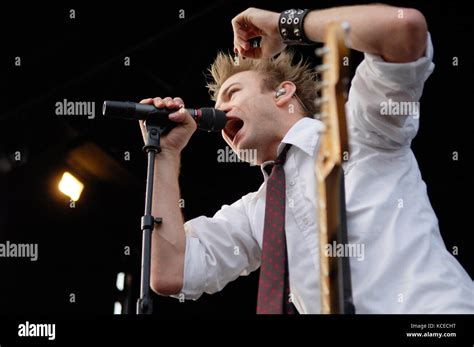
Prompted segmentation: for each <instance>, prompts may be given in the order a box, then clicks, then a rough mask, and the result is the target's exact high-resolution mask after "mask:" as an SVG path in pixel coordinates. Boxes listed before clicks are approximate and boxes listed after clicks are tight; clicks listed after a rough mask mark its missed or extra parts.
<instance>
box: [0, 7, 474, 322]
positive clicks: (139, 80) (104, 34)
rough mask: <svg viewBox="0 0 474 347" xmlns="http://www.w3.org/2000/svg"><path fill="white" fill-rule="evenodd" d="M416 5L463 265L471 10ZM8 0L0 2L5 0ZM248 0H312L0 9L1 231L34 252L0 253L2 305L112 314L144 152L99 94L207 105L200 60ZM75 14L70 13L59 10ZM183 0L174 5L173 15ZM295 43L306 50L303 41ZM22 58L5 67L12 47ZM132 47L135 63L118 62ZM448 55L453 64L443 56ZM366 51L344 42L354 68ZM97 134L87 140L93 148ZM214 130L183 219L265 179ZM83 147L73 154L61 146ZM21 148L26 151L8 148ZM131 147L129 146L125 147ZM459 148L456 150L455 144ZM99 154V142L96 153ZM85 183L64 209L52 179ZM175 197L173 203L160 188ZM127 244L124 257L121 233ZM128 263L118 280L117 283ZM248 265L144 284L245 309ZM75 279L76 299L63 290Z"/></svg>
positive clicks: (441, 195) (221, 44) (438, 153)
mask: <svg viewBox="0 0 474 347" xmlns="http://www.w3.org/2000/svg"><path fill="white" fill-rule="evenodd" d="M362 3H363V2H357V1H318V2H317V3H316V7H318V8H325V7H330V6H336V5H348V4H362ZM387 3H389V4H393V5H397V6H409V7H415V8H418V9H419V10H421V11H422V12H423V13H424V15H425V16H426V18H427V21H428V25H429V30H430V33H431V36H432V41H433V45H434V51H435V56H434V62H435V64H436V68H435V72H434V73H433V75H432V76H431V77H430V78H429V80H428V81H427V83H426V85H425V89H424V94H423V98H422V103H421V115H422V116H421V126H420V131H419V133H418V135H417V137H416V139H415V140H414V142H413V150H414V153H415V155H416V157H417V159H418V162H419V165H420V169H421V172H422V175H423V178H424V180H425V181H426V183H427V186H428V193H429V196H430V200H431V203H432V205H433V207H434V210H435V212H436V214H437V216H438V219H439V223H440V229H441V232H442V235H443V238H444V240H445V243H446V246H447V248H448V249H449V250H451V249H452V247H453V246H457V247H458V249H459V254H458V255H457V256H456V257H457V259H458V260H459V262H460V263H461V264H462V265H463V266H464V268H465V269H466V270H467V271H468V272H469V274H470V275H471V277H472V276H473V274H474V266H473V262H472V252H473V251H474V249H473V247H472V244H471V243H470V240H471V239H472V237H471V233H472V226H471V213H472V211H471V208H472V202H470V193H468V190H469V191H470V190H471V189H472V188H471V185H470V183H471V179H472V175H471V173H470V170H469V160H470V159H471V158H470V154H471V153H470V151H471V150H472V145H471V146H469V147H468V143H470V140H471V139H472V126H471V118H472V111H471V109H472V108H471V103H472V95H473V94H472V83H471V81H472V78H473V73H472V53H471V49H470V43H471V42H472V24H471V22H472V15H471V14H470V10H467V5H461V4H460V3H457V4H456V3H454V2H446V4H440V3H439V2H438V1H401V2H398V1H389V2H387ZM2 6H3V5H2ZM249 6H253V7H260V8H265V9H269V10H274V11H282V10H283V9H287V8H294V7H300V8H305V7H310V8H314V7H315V4H314V3H313V2H309V1H301V2H299V3H298V4H295V3H294V2H289V1H286V2H285V1H272V2H263V1H260V2H258V1H257V2H249V1H209V2H207V3H205V4H204V3H201V2H200V3H192V2H189V1H188V2H186V1H178V0H177V1H173V2H168V3H164V2H161V3H159V2H155V3H153V4H151V3H137V2H133V3H130V4H129V3H127V4H123V5H119V4H114V5H110V6H96V5H84V4H81V3H64V2H63V3H62V4H58V5H54V7H46V6H38V5H26V4H21V3H20V4H18V5H16V6H15V8H12V7H8V8H7V7H4V8H3V9H2V11H1V14H0V23H1V24H0V25H1V33H2V48H1V52H2V54H1V65H0V69H1V70H0V71H1V72H0V88H1V89H0V95H1V107H0V242H5V241H6V240H9V241H10V242H16V243H38V244H39V259H38V261H36V262H31V261H30V260H29V259H15V258H10V259H8V258H3V259H0V273H1V278H0V314H3V315H12V314H48V315H49V314H69V313H74V314H77V313H87V314H91V315H96V314H111V313H112V312H113V305H114V301H116V300H128V304H127V303H126V304H125V307H126V308H127V310H129V312H133V311H134V310H135V308H134V307H135V301H136V299H137V296H138V276H139V267H140V264H139V261H140V247H139V245H140V242H141V232H140V230H139V222H140V216H141V215H142V212H143V200H144V189H145V188H144V187H145V185H144V183H145V168H146V161H145V155H144V154H143V152H142V151H141V146H142V143H143V142H142V139H141V134H140V131H139V127H138V124H136V123H135V122H131V121H122V120H109V119H103V118H102V117H101V114H100V110H101V104H102V102H103V100H133V101H139V100H141V99H143V98H146V97H154V96H181V97H182V98H183V99H184V100H185V102H186V105H187V106H188V107H202V106H212V102H211V101H210V100H209V96H208V92H207V89H206V88H205V76H204V74H205V71H206V69H207V67H208V66H209V65H210V64H211V63H212V61H213V58H214V57H215V55H216V53H217V51H218V50H224V51H230V50H231V49H232V30H231V26H230V20H231V19H232V18H233V17H234V16H235V15H236V14H238V13H239V12H240V11H242V10H244V9H245V8H247V7H249ZM70 9H74V10H75V11H76V18H75V19H70V18H69V10H70ZM180 9H184V10H185V19H180V18H179V11H180ZM300 51H301V52H302V53H303V54H304V55H305V56H306V57H308V58H309V59H313V60H314V62H317V61H316V60H315V58H314V57H313V54H312V50H310V49H307V48H303V49H300ZM17 56H19V57H21V67H15V66H14V61H15V57H17ZM125 57H130V62H131V66H124V58H125ZM453 57H458V58H459V66H453V64H452V60H453ZM360 59H361V54H360V53H354V55H353V60H352V65H353V66H351V69H352V70H354V68H355V66H356V65H357V63H358V62H359V61H360ZM63 99H67V100H68V101H94V102H95V103H96V118H95V119H93V120H89V119H87V118H86V117H85V116H82V117H81V116H58V115H56V114H55V106H54V105H55V103H56V102H58V101H62V100H63ZM90 146H97V147H96V151H95V152H94V151H88V149H90V148H91V147H90ZM221 148H225V143H224V141H223V140H222V139H221V137H220V135H219V134H206V133H196V134H195V135H194V136H193V138H192V139H191V141H190V143H189V145H188V147H187V148H186V149H185V150H184V152H183V160H182V169H181V176H180V183H181V189H182V197H183V198H184V199H185V208H184V209H183V213H184V216H185V218H186V219H190V218H194V217H197V216H199V215H203V214H204V215H208V216H212V215H213V214H214V213H215V212H216V211H217V210H218V209H219V208H220V206H221V205H222V204H229V203H232V202H233V201H235V200H237V199H238V198H240V197H241V196H242V195H244V194H246V193H247V192H250V191H254V190H256V189H257V188H258V187H259V185H260V184H261V182H262V177H261V173H260V170H259V168H258V167H250V166H249V165H248V164H245V163H218V162H217V160H216V158H217V150H218V149H221ZM78 149H83V150H84V149H85V153H86V156H85V158H84V159H83V160H84V163H86V166H87V168H85V167H84V166H81V167H75V166H74V164H73V163H72V162H71V158H74V155H73V154H72V153H76V152H74V151H75V150H78ZM16 151H20V152H21V154H22V160H21V161H15V160H14V153H15V152H16ZM126 151H128V152H129V153H130V160H129V161H126V160H124V153H125V152H126ZM454 151H456V152H458V153H459V160H458V161H453V160H452V155H453V152H454ZM94 153H101V154H100V155H99V154H97V155H94ZM66 169H68V170H71V171H72V172H74V173H75V174H76V175H77V176H79V177H80V178H81V179H82V181H83V182H84V183H85V185H86V187H85V190H84V192H83V195H82V197H81V199H80V200H79V201H78V202H77V204H76V207H75V208H69V203H68V199H67V198H65V197H63V196H62V195H61V194H60V193H59V192H58V191H57V188H56V185H57V180H58V178H59V176H60V175H61V174H62V172H63V171H64V170H66ZM170 203H174V202H170ZM127 246H129V247H131V250H132V251H131V255H128V256H127V255H124V247H127ZM120 271H124V272H126V273H127V274H128V275H129V276H130V277H129V278H130V281H131V282H130V283H131V285H130V286H128V287H127V291H126V293H120V292H119V291H118V290H117V289H116V288H115V278H116V274H117V273H118V272H120ZM257 280H258V273H254V274H251V275H250V276H248V277H241V278H240V279H238V280H237V281H235V282H233V283H230V284H229V285H228V286H227V287H226V288H225V290H224V291H222V292H220V293H217V294H215V295H212V296H209V295H204V296H203V297H202V298H201V299H200V300H199V301H197V302H188V301H187V302H186V303H179V302H178V301H177V300H176V299H170V298H162V297H158V296H154V299H155V314H156V315H157V316H160V317H170V316H176V317H182V316H186V317H189V316H196V317H200V316H204V315H213V314H217V315H223V314H225V315H229V314H230V315H249V316H250V315H253V314H254V312H255V303H256V289H257ZM71 293H74V294H75V296H76V302H75V303H70V301H69V298H70V297H69V295H70V294H71Z"/></svg>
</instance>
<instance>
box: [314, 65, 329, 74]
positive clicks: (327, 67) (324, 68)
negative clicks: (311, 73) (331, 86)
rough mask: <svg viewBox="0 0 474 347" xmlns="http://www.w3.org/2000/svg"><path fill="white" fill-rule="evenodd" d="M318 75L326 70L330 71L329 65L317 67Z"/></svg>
mask: <svg viewBox="0 0 474 347" xmlns="http://www.w3.org/2000/svg"><path fill="white" fill-rule="evenodd" d="M315 70H316V73H321V72H324V71H326V70H329V64H322V65H318V66H316V69H315Z"/></svg>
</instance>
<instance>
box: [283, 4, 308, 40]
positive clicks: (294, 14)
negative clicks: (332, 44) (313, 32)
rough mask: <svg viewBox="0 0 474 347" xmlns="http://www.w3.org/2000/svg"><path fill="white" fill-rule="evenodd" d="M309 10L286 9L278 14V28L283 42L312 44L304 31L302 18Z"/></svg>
mask: <svg viewBox="0 0 474 347" xmlns="http://www.w3.org/2000/svg"><path fill="white" fill-rule="evenodd" d="M310 11H311V10H309V9H305V10H295V9H291V10H286V11H283V12H282V13H281V14H280V20H279V22H278V29H279V32H280V36H281V38H282V40H283V43H284V44H287V45H313V44H314V42H312V41H310V40H309V39H308V38H307V37H306V35H305V33H304V28H303V25H304V18H305V16H306V15H307V14H308V13H309V12H310Z"/></svg>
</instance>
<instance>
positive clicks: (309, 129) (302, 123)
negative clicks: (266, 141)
mask: <svg viewBox="0 0 474 347" xmlns="http://www.w3.org/2000/svg"><path fill="white" fill-rule="evenodd" d="M323 129H324V124H323V123H322V122H321V121H319V120H317V119H313V118H309V117H304V118H302V119H300V120H299V121H297V122H296V123H295V124H293V126H292V127H291V128H290V130H288V132H287V133H286V135H285V137H284V138H283V140H282V141H281V143H280V144H279V145H278V149H277V156H278V155H279V154H280V153H281V151H282V150H283V147H284V146H285V144H290V145H292V147H297V148H298V149H300V150H302V151H303V152H305V153H306V154H308V155H309V156H311V157H312V156H314V155H315V149H316V145H317V143H318V140H319V136H320V133H321V131H322V130H323ZM291 152H292V150H291V149H290V151H289V153H288V155H290V154H291ZM273 163H274V161H273V160H269V161H266V162H263V163H262V164H261V165H260V169H261V171H262V173H263V177H264V179H265V180H266V179H267V178H268V173H267V172H266V171H265V167H266V166H268V165H271V164H273Z"/></svg>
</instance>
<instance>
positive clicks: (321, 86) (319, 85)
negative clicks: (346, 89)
mask: <svg viewBox="0 0 474 347" xmlns="http://www.w3.org/2000/svg"><path fill="white" fill-rule="evenodd" d="M327 86H329V82H328V81H320V82H318V83H317V84H316V90H317V91H320V90H322V89H324V88H326V87H327Z"/></svg>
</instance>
